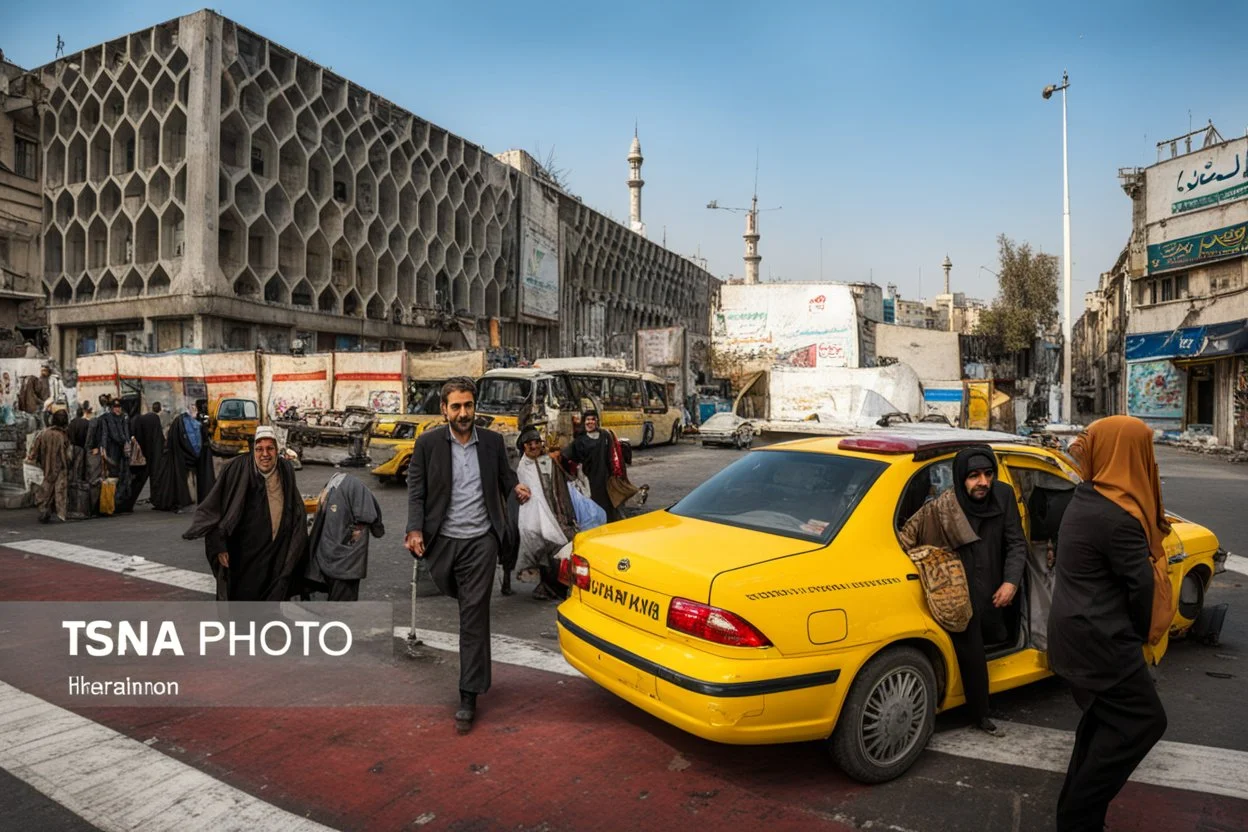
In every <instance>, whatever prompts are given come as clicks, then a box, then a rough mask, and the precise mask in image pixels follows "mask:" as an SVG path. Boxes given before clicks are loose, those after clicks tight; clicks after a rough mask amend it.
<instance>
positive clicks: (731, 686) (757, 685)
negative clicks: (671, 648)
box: [558, 613, 841, 697]
mask: <svg viewBox="0 0 1248 832" xmlns="http://www.w3.org/2000/svg"><path fill="white" fill-rule="evenodd" d="M558 618H559V626H561V627H563V628H564V629H565V630H567V631H568V632H569V633H571V634H572V635H574V636H576V637H577V638H579V639H581V640H582V641H584V642H586V643H587V644H591V645H593V646H594V647H595V648H597V649H599V650H601V651H602V652H604V653H606V654H608V655H610V656H611V657H612V658H615V659H619V660H620V661H622V662H624V663H625V664H629V665H632V666H633V667H635V668H637V669H638V670H641V671H644V672H646V673H649V674H650V675H652V676H655V677H657V678H659V679H662V680H663V681H665V682H670V683H671V684H673V685H676V686H677V687H681V688H684V689H685V690H691V691H693V692H694V693H701V694H703V695H704V696H724V697H732V696H761V695H763V694H767V693H783V692H784V691H789V690H801V689H803V688H813V687H818V686H819V685H830V684H833V683H834V682H836V680H837V679H838V678H840V675H841V671H840V670H827V671H824V672H822V673H806V674H804V675H801V676H784V677H781V678H779V679H762V680H759V681H756V682H704V681H702V680H701V679H695V678H693V677H692V676H686V675H685V674H683V673H677V672H676V671H675V670H672V669H671V668H667V667H663V665H661V664H656V663H655V662H652V661H650V660H649V659H643V658H642V657H641V656H638V655H637V654H636V653H630V652H629V651H627V650H625V649H624V648H622V647H617V646H616V645H614V644H611V643H610V642H608V641H606V640H604V639H602V638H599V637H598V636H596V635H594V634H593V633H590V632H588V631H587V630H585V629H584V628H583V627H580V626H578V625H576V624H573V623H572V622H571V621H569V620H568V619H567V618H565V617H564V616H563V613H559V614H558Z"/></svg>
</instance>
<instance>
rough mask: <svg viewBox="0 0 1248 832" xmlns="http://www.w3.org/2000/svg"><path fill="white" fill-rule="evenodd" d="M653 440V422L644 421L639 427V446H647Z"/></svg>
mask: <svg viewBox="0 0 1248 832" xmlns="http://www.w3.org/2000/svg"><path fill="white" fill-rule="evenodd" d="M653 442H654V423H652V422H646V424H645V426H643V427H642V429H641V447H643V448H649V447H650V445H651V443H653Z"/></svg>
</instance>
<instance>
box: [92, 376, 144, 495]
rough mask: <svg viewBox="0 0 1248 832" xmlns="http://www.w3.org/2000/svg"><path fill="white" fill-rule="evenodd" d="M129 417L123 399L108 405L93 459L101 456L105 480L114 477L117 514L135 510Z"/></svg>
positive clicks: (99, 423) (98, 423) (98, 429)
mask: <svg viewBox="0 0 1248 832" xmlns="http://www.w3.org/2000/svg"><path fill="white" fill-rule="evenodd" d="M132 440H133V435H132V434H131V432H130V417H129V416H127V415H126V413H125V411H123V410H122V409H121V399H119V398H116V397H114V398H113V399H111V400H110V401H109V403H108V412H107V413H103V414H101V415H100V417H99V419H97V420H96V426H95V445H94V447H93V448H92V449H91V453H92V454H93V455H96V456H99V457H100V461H101V466H102V468H103V476H104V477H105V478H108V477H115V478H116V479H117V488H116V491H115V492H114V495H113V500H114V505H115V506H116V509H115V511H116V512H117V513H119V514H120V513H124V512H126V511H130V510H132V509H133V505H134V504H133V502H132V501H130V442H131V441H132Z"/></svg>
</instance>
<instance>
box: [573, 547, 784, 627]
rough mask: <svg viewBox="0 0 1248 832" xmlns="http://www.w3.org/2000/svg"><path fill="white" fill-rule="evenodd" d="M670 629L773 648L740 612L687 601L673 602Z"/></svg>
mask: <svg viewBox="0 0 1248 832" xmlns="http://www.w3.org/2000/svg"><path fill="white" fill-rule="evenodd" d="M587 565H588V564H587ZM667 626H668V627H669V628H670V629H673V630H675V631H676V632H678V633H685V634H687V635H691V636H693V637H694V638H700V639H703V640H704V641H713V642H715V643H716V644H726V645H728V646H729V647H770V646H771V640H770V639H769V638H767V636H765V635H763V634H762V633H761V632H759V631H758V629H757V628H755V627H754V625H753V624H751V623H750V622H748V621H746V620H745V619H744V618H742V617H741V616H739V615H737V614H736V613H731V612H728V610H721V609H720V608H719V607H712V606H708V605H706V604H700V603H698V602H697V601H690V600H689V599H687V598H673V599H672V603H671V604H670V605H669V606H668V608H667Z"/></svg>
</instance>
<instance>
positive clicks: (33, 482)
mask: <svg viewBox="0 0 1248 832" xmlns="http://www.w3.org/2000/svg"><path fill="white" fill-rule="evenodd" d="M22 474H23V475H24V476H25V477H26V490H27V491H30V490H31V489H32V488H35V487H36V486H40V485H43V469H42V468H40V467H39V466H38V465H36V464H35V463H33V462H23V463H22Z"/></svg>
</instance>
